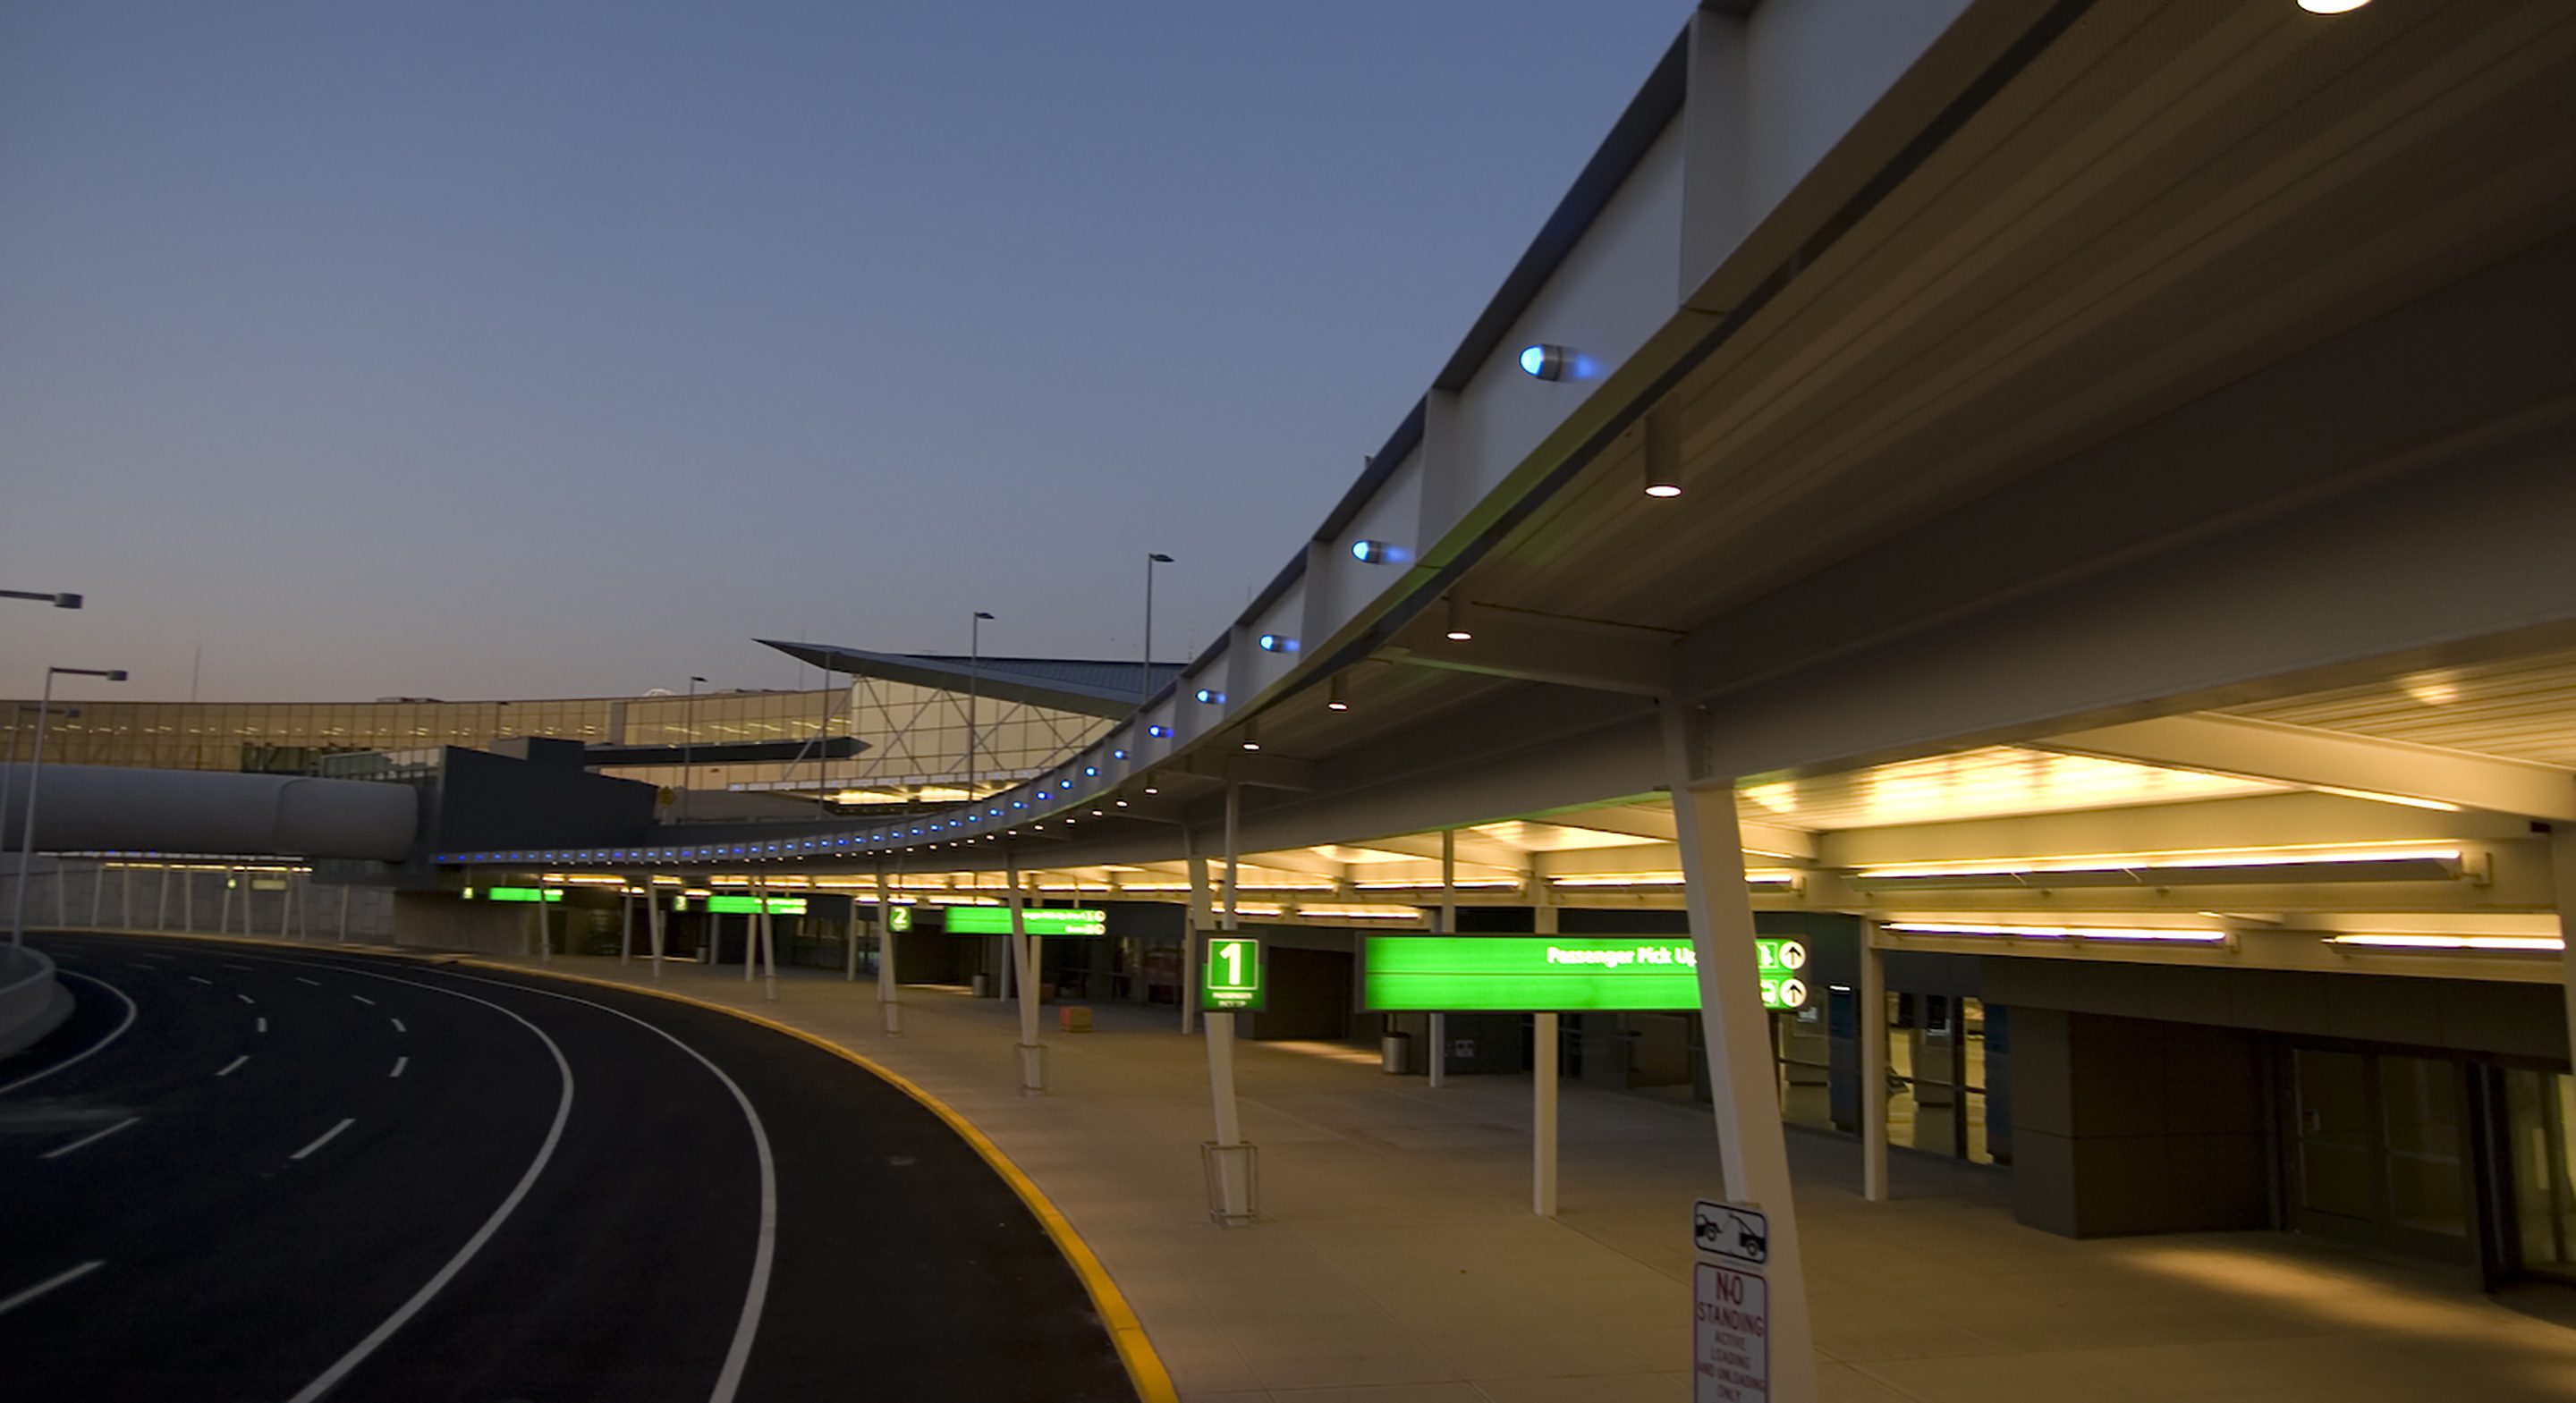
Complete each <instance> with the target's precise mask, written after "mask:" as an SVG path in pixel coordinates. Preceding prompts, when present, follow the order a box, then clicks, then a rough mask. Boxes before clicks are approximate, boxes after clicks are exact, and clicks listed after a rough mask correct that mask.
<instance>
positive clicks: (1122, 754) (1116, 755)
mask: <svg viewBox="0 0 2576 1403" xmlns="http://www.w3.org/2000/svg"><path fill="white" fill-rule="evenodd" d="M1109 758H1110V759H1112V760H1124V759H1126V758H1127V752H1126V751H1123V750H1113V751H1110V752H1109Z"/></svg>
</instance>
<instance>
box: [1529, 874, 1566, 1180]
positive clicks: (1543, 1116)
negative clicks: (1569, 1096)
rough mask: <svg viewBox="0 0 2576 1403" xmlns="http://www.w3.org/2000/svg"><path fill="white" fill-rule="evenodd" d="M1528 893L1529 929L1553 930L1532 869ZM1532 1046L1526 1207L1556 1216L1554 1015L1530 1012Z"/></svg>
mask: <svg viewBox="0 0 2576 1403" xmlns="http://www.w3.org/2000/svg"><path fill="white" fill-rule="evenodd" d="M1530 883H1531V886H1530V890H1531V895H1532V897H1533V898H1534V899H1536V900H1537V901H1538V903H1539V904H1537V905H1535V906H1533V907H1531V908H1530V933H1531V934H1533V935H1554V934H1556V907H1554V906H1553V905H1550V904H1548V902H1547V901H1546V899H1545V898H1546V896H1547V888H1546V884H1545V883H1544V881H1543V880H1542V879H1540V878H1539V877H1538V876H1537V875H1536V874H1535V873H1533V874H1532V875H1531V878H1530ZM1531 1018H1532V1023H1531V1029H1532V1034H1533V1036H1532V1050H1531V1054H1530V1083H1531V1086H1530V1109H1531V1116H1530V1126H1531V1130H1530V1156H1531V1165H1530V1211H1531V1212H1533V1213H1536V1214H1537V1215H1538V1216H1540V1217H1542V1218H1553V1217H1555V1216H1556V1147H1557V1129H1556V1089H1557V1074H1556V1068H1557V1062H1558V1060H1559V1059H1558V1057H1557V1022H1558V1020H1557V1015H1555V1014H1553V1013H1540V1014H1533V1015H1531Z"/></svg>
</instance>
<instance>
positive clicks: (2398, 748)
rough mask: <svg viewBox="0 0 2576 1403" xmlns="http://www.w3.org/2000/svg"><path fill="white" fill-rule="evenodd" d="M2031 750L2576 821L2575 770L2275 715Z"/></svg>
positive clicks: (2205, 719) (2214, 719) (2058, 741)
mask: <svg viewBox="0 0 2576 1403" xmlns="http://www.w3.org/2000/svg"><path fill="white" fill-rule="evenodd" d="M2033 748H2034V749H2040V750H2055V751H2060V752H2062V753H2065V754H2069V755H2090V756H2095V757H2097V758H2101V759H2106V760H2127V761H2131V762H2133V763H2137V764H2145V765H2161V766H2164V767H2166V768H2169V769H2184V770H2202V771H2206V772H2208V773H2211V774H2222V775H2236V776H2241V777H2243V778H2247V779H2262V780H2274V781H2278V782H2281V783H2286V784H2304V785H2313V786H2317V787H2320V788H2326V789H2343V790H2351V791H2358V792H2360V793H2362V794H2384V795H2391V796H2394V797H2396V798H2400V799H2413V800H2417V801H2419V802H2422V803H2430V804H2448V805H2451V806H2454V807H2456V808H2463V809H2484V810H2487V811H2490V812H2493V813H2502V814H2518V815H2521V816H2523V817H2526V818H2536V819H2545V820H2549V821H2553V822H2565V821H2569V820H2576V771H2569V770H2564V769H2560V768H2559V767H2557V766H2555V765H2541V764H2535V763H2532V762H2530V761H2527V760H2507V759H2501V758H2498V757H2494V756H2486V755H2472V754H2468V753H2466V752H2462V751H2456V750H2441V749H2436V748H2434V747H2432V746H2427V745H2413V744H2409V743H2407V742H2404V741H2393V740H2382V739H2379V738H2377V737H2372V736H2356V735H2351V734H2348V733H2345V732H2341V731H2326V730H2318V729H2316V728H2314V727H2310V726H2293V725H2287V724H2284V723H2282V722H2278V721H2257V720H2253V719H2250V718H2247V717H2242V716H2220V715H2214V714H2211V713H2208V712H2195V713H2191V714H2187V715H2182V716H2160V717H2157V718H2155V719H2154V720H2150V721H2130V722H2126V723H2123V724H2121V725H2116V726H2101V727H2096V728H2094V729H2092V730H2086V731H2075V732H2070V733H2068V734H2066V735H2062V736H2055V737H2052V738H2050V739H2048V740H2044V741H2039V742H2035V743H2033Z"/></svg>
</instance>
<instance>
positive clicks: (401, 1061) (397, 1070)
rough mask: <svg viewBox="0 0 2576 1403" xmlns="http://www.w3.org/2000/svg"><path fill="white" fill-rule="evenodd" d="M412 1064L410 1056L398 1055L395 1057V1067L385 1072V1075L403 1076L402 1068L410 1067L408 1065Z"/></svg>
mask: <svg viewBox="0 0 2576 1403" xmlns="http://www.w3.org/2000/svg"><path fill="white" fill-rule="evenodd" d="M410 1065H411V1059H410V1058H408V1057H397V1058H395V1059H394V1069H393V1070H392V1071H390V1072H387V1073H385V1075H386V1076H389V1077H398V1076H401V1075H402V1069H403V1068H405V1067H408V1066H410Z"/></svg>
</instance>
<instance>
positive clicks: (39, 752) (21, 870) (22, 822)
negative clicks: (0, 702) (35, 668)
mask: <svg viewBox="0 0 2576 1403" xmlns="http://www.w3.org/2000/svg"><path fill="white" fill-rule="evenodd" d="M57 676H62V677H104V678H106V679H107V680H108V681H110V682H122V681H124V680H125V669H123V668H100V667H49V668H46V669H45V696H44V700H42V701H40V702H38V703H36V753H35V754H34V755H33V756H32V757H31V758H29V760H28V761H27V808H26V811H25V812H24V813H22V814H21V815H20V816H19V818H18V888H17V890H16V891H13V892H11V893H10V894H9V943H10V944H11V945H24V944H26V943H27V869H28V867H29V865H30V864H31V863H32V862H33V861H34V859H35V856H36V780H37V778H38V777H39V776H41V775H42V774H43V773H44V770H45V723H46V722H47V721H49V720H51V719H53V712H54V678H55V677H57ZM56 880H60V878H59V877H57V879H56Z"/></svg>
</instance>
